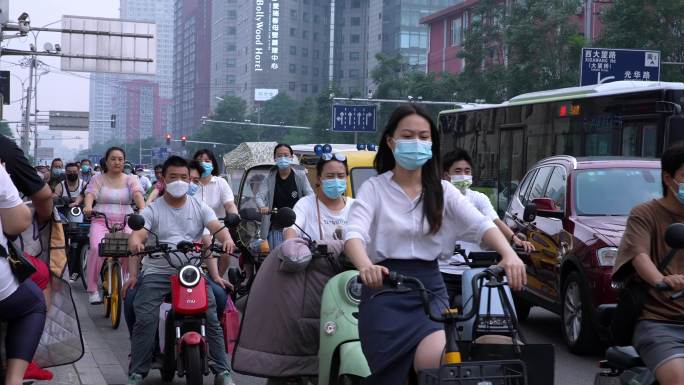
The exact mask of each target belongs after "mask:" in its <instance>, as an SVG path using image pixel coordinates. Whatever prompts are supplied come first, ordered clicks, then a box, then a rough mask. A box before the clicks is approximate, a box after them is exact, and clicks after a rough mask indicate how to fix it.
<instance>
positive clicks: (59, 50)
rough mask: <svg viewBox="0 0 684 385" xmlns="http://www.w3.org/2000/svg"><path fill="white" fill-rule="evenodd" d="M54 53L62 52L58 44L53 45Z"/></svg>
mask: <svg viewBox="0 0 684 385" xmlns="http://www.w3.org/2000/svg"><path fill="white" fill-rule="evenodd" d="M55 52H62V46H61V45H59V43H55Z"/></svg>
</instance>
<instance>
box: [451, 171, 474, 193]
mask: <svg viewBox="0 0 684 385" xmlns="http://www.w3.org/2000/svg"><path fill="white" fill-rule="evenodd" d="M451 184H453V185H454V187H456V188H457V189H459V190H461V191H465V190H467V189H468V188H470V186H471V185H472V184H473V176H472V175H452V176H451Z"/></svg>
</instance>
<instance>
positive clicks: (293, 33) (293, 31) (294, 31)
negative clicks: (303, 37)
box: [290, 28, 297, 36]
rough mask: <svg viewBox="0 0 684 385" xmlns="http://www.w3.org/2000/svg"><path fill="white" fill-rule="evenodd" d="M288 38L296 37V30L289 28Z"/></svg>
mask: <svg viewBox="0 0 684 385" xmlns="http://www.w3.org/2000/svg"><path fill="white" fill-rule="evenodd" d="M290 36H297V29H296V28H290Z"/></svg>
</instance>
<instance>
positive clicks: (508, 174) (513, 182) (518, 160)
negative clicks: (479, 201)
mask: <svg viewBox="0 0 684 385" xmlns="http://www.w3.org/2000/svg"><path fill="white" fill-rule="evenodd" d="M523 135H524V131H523V129H522V128H519V129H515V130H504V131H501V138H500V142H499V170H498V171H499V183H498V185H497V186H495V188H497V189H498V194H497V195H498V196H497V206H498V210H499V215H502V212H503V211H505V210H506V208H508V201H509V199H510V197H511V195H512V194H513V192H514V191H515V189H516V188H517V187H518V183H520V179H522V177H523V175H524V172H525V169H524V165H523V152H524V146H523Z"/></svg>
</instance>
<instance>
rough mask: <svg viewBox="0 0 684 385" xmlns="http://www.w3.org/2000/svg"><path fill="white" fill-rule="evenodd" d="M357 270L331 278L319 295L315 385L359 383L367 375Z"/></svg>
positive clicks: (368, 371)
mask: <svg viewBox="0 0 684 385" xmlns="http://www.w3.org/2000/svg"><path fill="white" fill-rule="evenodd" d="M358 275H359V273H358V271H356V270H350V271H345V272H342V273H340V274H337V275H335V276H334V277H332V278H331V279H330V280H329V281H328V283H327V284H326V285H325V289H324V290H323V297H322V298H321V330H320V348H319V350H318V358H319V364H318V385H338V384H339V385H342V384H344V385H350V384H358V383H359V382H360V381H361V379H362V378H365V377H368V376H370V369H369V368H368V363H367V362H366V357H364V355H363V352H362V351H361V341H360V340H359V327H358V324H359V320H358V316H359V301H360V300H361V288H362V285H361V284H360V283H359V282H358V281H357V279H356V278H357V277H358Z"/></svg>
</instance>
